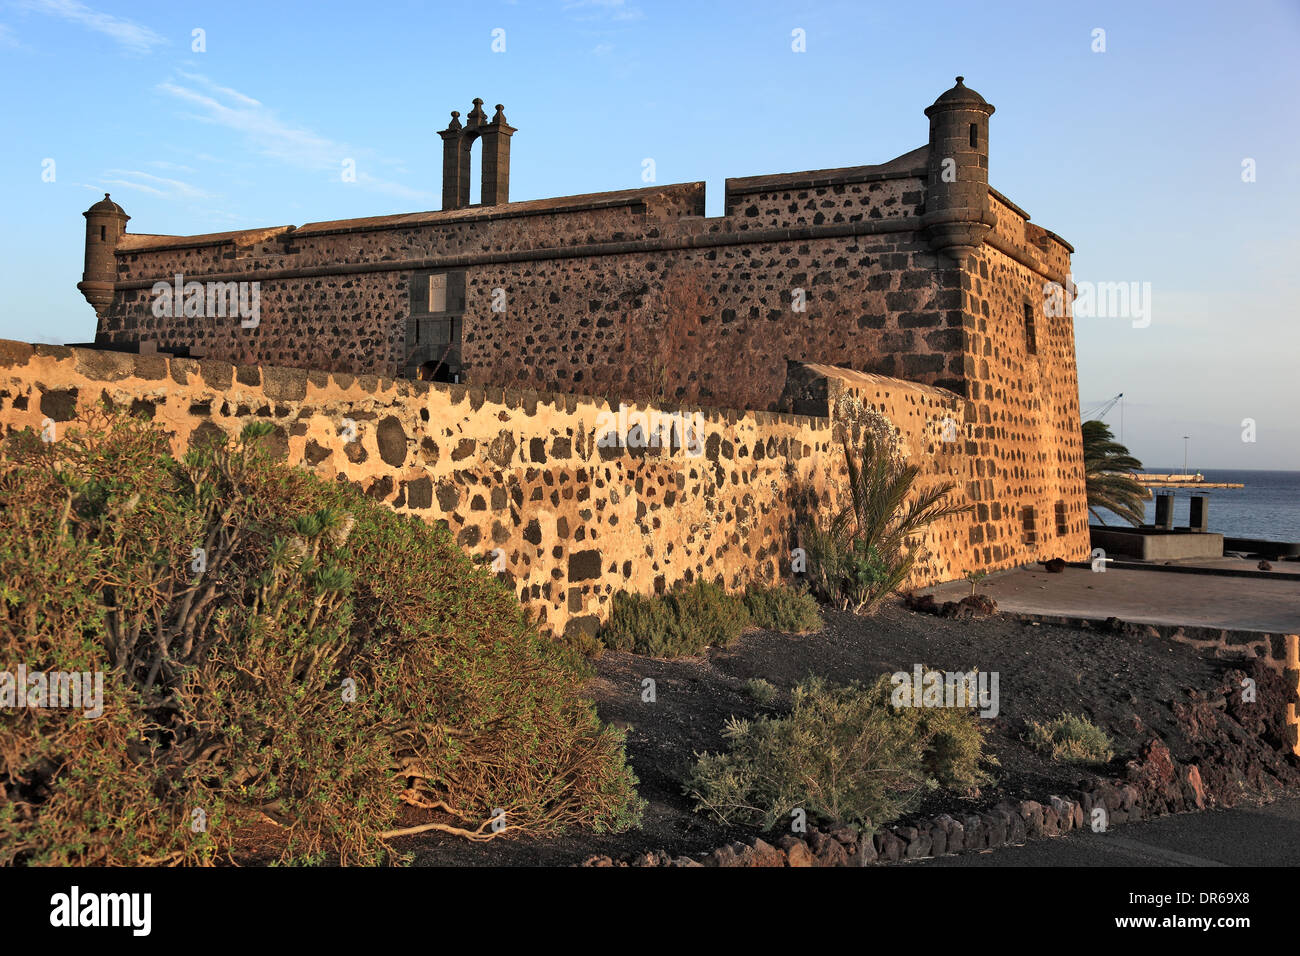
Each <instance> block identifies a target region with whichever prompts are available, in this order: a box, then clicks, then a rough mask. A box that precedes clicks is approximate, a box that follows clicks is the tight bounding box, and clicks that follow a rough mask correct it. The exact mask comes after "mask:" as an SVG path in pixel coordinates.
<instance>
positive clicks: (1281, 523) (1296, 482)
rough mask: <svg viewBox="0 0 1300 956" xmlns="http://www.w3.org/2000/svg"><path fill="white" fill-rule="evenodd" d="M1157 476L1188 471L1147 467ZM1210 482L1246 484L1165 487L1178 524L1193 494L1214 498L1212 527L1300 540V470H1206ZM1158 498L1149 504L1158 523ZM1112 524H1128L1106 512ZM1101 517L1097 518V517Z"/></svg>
mask: <svg viewBox="0 0 1300 956" xmlns="http://www.w3.org/2000/svg"><path fill="white" fill-rule="evenodd" d="M1144 470H1145V471H1148V472H1153V473H1156V474H1170V473H1177V472H1181V471H1182V466H1181V465H1179V466H1177V467H1175V468H1155V467H1147V468H1146V469H1144ZM1201 474H1203V475H1204V476H1205V480H1206V481H1207V482H1212V481H1220V482H1240V483H1241V484H1243V485H1245V486H1246V487H1245V488H1205V489H1202V490H1198V491H1192V490H1186V489H1182V488H1173V489H1170V488H1161V489H1158V490H1160V491H1172V492H1173V494H1174V524H1175V525H1186V524H1187V522H1188V513H1189V512H1190V511H1191V503H1190V500H1189V499H1190V497H1191V495H1193V494H1203V495H1208V496H1209V498H1210V530H1211V531H1217V532H1219V533H1221V534H1225V535H1229V536H1231V537H1237V538H1260V539H1262V540H1265V541H1300V471H1226V470H1221V469H1214V468H1205V469H1202V470H1201ZM1155 513H1156V505H1155V499H1154V498H1153V499H1152V500H1151V501H1148V502H1147V517H1146V523H1147V524H1151V523H1152V522H1153V521H1155ZM1103 514H1104V516H1105V518H1106V523H1107V524H1122V523H1123V522H1122V521H1121V520H1120V519H1118V518H1116V517H1115V516H1113V515H1111V514H1110V513H1109V512H1103ZM1094 520H1095V519H1094Z"/></svg>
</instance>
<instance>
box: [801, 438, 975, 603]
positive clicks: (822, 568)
mask: <svg viewBox="0 0 1300 956" xmlns="http://www.w3.org/2000/svg"><path fill="white" fill-rule="evenodd" d="M844 458H845V465H846V467H847V470H848V479H849V482H848V483H849V492H850V500H849V503H848V504H847V505H846V506H845V507H844V508H843V509H842V510H841V511H840V512H838V513H837V514H835V515H834V516H833V517H832V518H831V519H830V522H829V523H828V525H826V526H821V525H820V524H818V523H816V522H812V523H809V524H807V525H805V526H804V528H803V532H802V539H803V542H804V543H805V544H806V550H807V553H808V563H809V566H810V571H811V575H810V577H811V583H812V586H813V590H814V591H816V592H817V593H818V594H819V595H820V596H821V597H823V598H824V599H826V600H828V601H831V602H832V603H834V604H836V605H838V606H839V607H840V608H842V609H844V610H852V611H853V612H854V613H857V614H870V613H871V612H872V611H873V610H874V609H875V607H876V605H877V604H879V603H880V601H881V600H882V599H883V598H884V597H885V596H886V595H888V594H890V593H892V592H893V591H894V590H896V589H897V588H898V587H899V586H900V585H901V584H902V583H903V582H904V581H905V580H907V577H908V575H909V574H911V572H912V568H913V567H914V566H915V564H916V561H917V558H918V557H919V556H920V555H919V552H918V551H917V549H916V548H915V546H914V542H913V537H914V536H915V535H916V534H917V533H918V532H920V531H921V530H923V529H924V528H925V527H926V526H927V525H929V524H931V523H932V522H934V521H937V520H939V519H941V518H946V517H948V516H949V515H955V514H961V513H963V512H965V511H969V510H970V506H969V505H963V504H956V503H953V502H949V501H948V500H947V498H948V495H949V494H951V493H952V492H953V491H954V490H956V485H955V484H953V483H952V482H942V483H940V484H937V485H934V486H933V487H930V488H927V489H921V490H916V491H914V490H913V486H914V484H915V483H916V479H917V477H918V476H919V475H920V473H921V469H920V468H919V467H918V466H916V465H907V464H903V463H902V462H899V461H897V460H895V459H894V457H893V456H892V455H891V454H890V449H889V448H888V446H887V445H884V444H882V443H879V442H878V441H877V440H876V438H875V437H874V436H873V435H872V434H871V433H870V431H867V432H866V433H865V434H864V435H863V438H862V448H861V451H860V452H859V453H858V454H856V455H855V454H854V452H853V450H852V449H851V448H850V447H849V445H848V444H847V443H845V446H844ZM909 499H910V500H909Z"/></svg>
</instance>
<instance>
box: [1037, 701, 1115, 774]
mask: <svg viewBox="0 0 1300 956" xmlns="http://www.w3.org/2000/svg"><path fill="white" fill-rule="evenodd" d="M1029 743H1030V744H1031V745H1032V746H1033V747H1034V748H1035V749H1037V750H1041V751H1043V752H1044V753H1047V754H1050V755H1051V757H1052V759H1053V760H1059V761H1061V762H1062V763H1073V764H1082V765H1085V766H1097V765H1101V764H1107V763H1110V760H1111V758H1112V757H1114V756H1115V742H1114V741H1113V740H1111V738H1110V736H1109V735H1107V733H1106V732H1105V731H1104V730H1102V729H1101V728H1100V727H1098V726H1097V725H1096V724H1094V723H1093V722H1092V721H1090V720H1088V718H1086V717H1081V716H1079V715H1077V714H1071V713H1068V712H1065V713H1062V714H1061V715H1060V716H1059V717H1057V718H1056V719H1055V720H1049V721H1047V722H1046V723H1041V724H1040V723H1039V722H1038V721H1033V722H1032V723H1030V725H1029Z"/></svg>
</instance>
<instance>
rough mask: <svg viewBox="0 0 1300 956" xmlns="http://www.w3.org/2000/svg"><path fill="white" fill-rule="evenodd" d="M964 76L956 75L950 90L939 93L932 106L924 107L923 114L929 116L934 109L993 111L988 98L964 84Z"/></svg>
mask: <svg viewBox="0 0 1300 956" xmlns="http://www.w3.org/2000/svg"><path fill="white" fill-rule="evenodd" d="M965 81H966V77H964V76H959V77H957V85H956V86H954V87H953V88H952V89H950V90H945V91H944V92H943V93H940V94H939V98H938V99H937V100H935V101H934V104H933V105H932V106H928V107H926V110H925V115H926V116H929V115H930V114H931V112H933V111H934V110H936V109H940V108H943V109H977V110H982V111H987V112H989V113H992V112H993V107H992V106H990V105H989V102H988V100H986V99H984V97H982V96H980V95H979V94H978V93H976V92H975V91H974V90H972V89H971V88H970V87H969V86H967V85H966V82H965Z"/></svg>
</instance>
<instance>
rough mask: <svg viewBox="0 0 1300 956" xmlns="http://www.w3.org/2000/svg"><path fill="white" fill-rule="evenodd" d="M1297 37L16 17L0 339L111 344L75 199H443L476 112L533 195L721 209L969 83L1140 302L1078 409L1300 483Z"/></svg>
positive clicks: (1285, 20)
mask: <svg viewBox="0 0 1300 956" xmlns="http://www.w3.org/2000/svg"><path fill="white" fill-rule="evenodd" d="M196 29H197V30H202V31H203V41H204V45H205V46H206V50H205V51H203V52H195V51H194V50H193V49H192V47H193V45H194V32H193V31H195V30H196ZM497 29H501V30H504V31H505V34H504V40H505V50H504V52H494V51H493V49H492V46H493V31H494V30H497ZM796 29H799V30H802V31H804V34H805V36H806V52H802V53H796V52H794V51H793V50H792V48H791V47H792V31H794V30H796ZM1098 29H1101V30H1104V31H1105V37H1104V39H1105V51H1104V52H1096V51H1094V49H1093V47H1094V46H1096V45H1097V44H1096V37H1095V34H1094V31H1096V30H1098ZM499 45H500V44H499V43H498V46H499ZM1297 46H1300V4H1297V3H1296V2H1295V0H1291V2H1252V0H1246V2H1239V3H1234V4H1231V5H1225V4H1215V3H1209V2H1198V0H1192V2H1178V3H1145V2H1143V3H1134V2H1131V0H1130V2H1125V3H1091V4H1056V3H1052V4H1041V3H1030V2H1026V3H996V2H995V3H991V4H973V3H970V2H958V3H941V2H935V0H931V2H928V3H926V4H924V5H912V4H897V3H888V4H887V3H872V4H866V3H853V2H825V3H821V2H809V3H766V2H761V0H743V2H717V3H713V2H693V3H684V2H662V3H656V2H651V0H550V2H541V0H539V2H528V0H519V2H517V3H505V2H502V3H493V2H474V3H465V2H461V3H437V4H434V3H414V2H406V3H398V2H394V3H387V2H382V0H377V2H374V3H369V4H359V3H355V2H347V3H338V2H318V3H310V4H308V3H303V4H293V3H287V2H285V3H280V2H276V3H257V4H252V3H247V4H246V3H240V2H223V3H219V4H209V3H203V4H190V3H178V2H174V0H172V2H132V3H125V2H120V0H87V3H81V2H79V0H8V2H0V102H3V109H2V113H0V116H2V118H3V121H2V124H0V129H2V130H3V135H4V141H5V143H6V147H5V149H4V150H3V152H2V153H0V173H2V174H3V175H4V181H6V182H8V183H10V184H12V185H13V186H14V187H15V188H13V189H11V190H10V191H9V193H8V194H7V196H6V198H5V200H4V202H3V204H2V205H3V211H2V212H0V221H2V223H3V226H4V228H3V229H0V261H3V263H4V279H5V281H4V282H3V283H0V337H4V338H15V339H23V340H27V341H50V342H76V341H88V340H89V339H91V338H92V337H93V334H94V314H93V312H92V311H91V309H90V307H89V306H88V305H87V304H86V303H85V301H84V300H83V299H82V298H81V296H80V294H79V293H78V292H77V291H76V288H75V286H76V282H77V281H78V280H79V278H80V273H81V268H82V229H83V223H84V220H83V219H82V218H81V212H82V211H83V210H85V209H86V207H87V206H89V205H90V204H91V203H92V202H93V201H95V200H96V199H97V198H99V197H100V196H101V195H102V193H103V192H105V191H110V192H111V193H112V194H113V198H114V199H115V200H117V201H118V202H120V203H121V204H122V205H123V206H124V207H125V208H126V210H127V212H128V213H130V215H131V216H132V220H131V223H130V225H129V227H128V228H129V229H130V230H131V231H134V232H155V233H168V234H171V233H176V234H193V233H201V232H213V231H221V230H227V229H237V228H244V227H252V226H266V225H280V224H289V223H295V224H301V223H303V222H311V221H318V220H323V219H338V218H348V217H354V216H367V215H380V214H384V213H393V212H409V211H415V210H421V209H435V208H437V207H438V205H439V204H440V192H439V190H440V185H439V177H440V174H441V165H440V164H441V141H440V140H439V139H438V137H437V134H436V131H437V130H439V129H442V128H444V127H445V126H446V124H447V119H448V116H449V111H450V110H452V109H458V110H460V111H461V113H462V115H464V114H465V113H467V112H468V110H469V109H470V103H471V100H472V99H473V98H474V97H475V96H481V97H482V98H483V99H484V100H485V101H486V103H487V107H488V111H489V113H490V112H491V107H492V104H494V103H504V104H505V107H506V110H505V112H506V116H507V117H508V118H509V120H510V122H511V123H512V124H513V125H514V126H516V127H518V128H519V132H518V133H517V134H516V136H515V138H514V142H513V155H512V162H511V171H512V177H511V198H512V199H532V198H543V197H548V196H561V195H568V194H572V193H582V192H598V191H601V190H609V189H621V188H628V187H635V186H641V185H643V183H642V181H641V170H642V161H643V159H645V158H653V159H654V160H655V165H656V172H657V178H658V181H659V182H662V183H668V182H689V181H696V180H704V181H705V182H707V184H708V189H709V210H708V211H709V214H710V215H718V214H720V213H721V211H722V210H721V203H722V183H723V180H724V179H725V178H727V177H729V176H749V175H759V174H764V173H779V172H792V171H796V170H803V169H818V168H826V167H835V166H852V165H860V164H868V163H877V162H883V161H885V160H888V159H890V158H892V157H894V156H896V155H899V154H901V153H903V152H906V151H907V150H910V149H912V148H914V147H916V146H919V145H921V144H922V143H923V142H924V141H925V138H926V130H927V123H926V119H925V116H924V115H923V113H922V110H923V109H924V107H925V106H926V105H927V104H929V103H930V102H931V101H933V99H934V98H935V96H937V95H938V94H939V93H940V92H942V91H943V90H945V89H947V88H948V87H949V86H951V85H952V78H953V76H955V75H956V74H958V73H960V74H963V75H964V76H965V77H966V81H967V84H968V85H969V86H971V87H973V88H974V89H976V90H978V91H980V92H981V93H982V94H984V96H985V97H986V98H987V99H988V100H989V101H990V102H992V103H993V104H994V105H995V106H996V107H997V113H996V114H995V115H994V116H993V118H992V121H991V127H990V180H991V182H992V183H993V185H994V186H996V187H997V188H998V189H1000V190H1001V191H1002V192H1004V193H1005V194H1007V195H1008V196H1009V197H1010V198H1011V199H1012V200H1014V201H1015V202H1016V203H1018V204H1019V205H1020V206H1022V207H1023V208H1025V209H1027V210H1028V211H1029V212H1030V213H1031V215H1032V216H1033V220H1034V221H1035V222H1037V223H1039V224H1040V225H1042V226H1044V227H1046V228H1048V229H1051V230H1052V231H1054V232H1056V233H1058V234H1059V235H1061V236H1063V237H1064V238H1066V239H1067V240H1068V241H1070V242H1071V243H1072V244H1073V245H1074V246H1075V248H1076V250H1077V252H1076V255H1075V258H1074V277H1075V280H1076V281H1081V280H1082V281H1091V282H1139V283H1150V288H1151V296H1152V298H1151V317H1150V319H1151V320H1150V324H1149V325H1147V326H1146V327H1144V328H1135V327H1133V323H1132V322H1131V321H1129V320H1127V319H1115V318H1079V319H1077V320H1076V336H1077V346H1078V355H1079V372H1080V388H1081V393H1082V395H1081V398H1082V401H1083V403H1084V405H1085V407H1086V406H1087V405H1090V404H1092V403H1095V402H1099V401H1101V400H1103V399H1107V398H1109V397H1111V396H1112V395H1114V394H1116V393H1118V392H1124V393H1125V412H1124V439H1125V441H1126V443H1127V444H1129V446H1130V447H1131V448H1132V449H1133V451H1134V453H1135V454H1137V455H1138V456H1139V457H1140V458H1142V459H1143V460H1144V461H1146V462H1147V464H1148V465H1150V466H1170V465H1180V466H1181V463H1182V458H1183V439H1182V436H1183V435H1191V436H1192V437H1191V441H1190V449H1191V455H1190V464H1191V466H1192V467H1194V468H1195V467H1200V468H1214V467H1239V468H1290V469H1300V421H1298V420H1297V419H1298V417H1300V401H1297V385H1296V382H1297V379H1298V378H1300V368H1297V365H1298V364H1300V315H1297V305H1296V303H1297V301H1300V295H1298V293H1300V269H1297V267H1296V262H1297V260H1298V259H1300V239H1298V238H1297V236H1298V233H1297V229H1296V225H1295V223H1296V216H1297V214H1298V213H1300V159H1298V158H1297V157H1298V156H1300V122H1297V120H1300V116H1297V112H1298V111H1297V109H1296V96H1297V91H1298V90H1300V65H1298V64H1300V56H1297V55H1296V52H1295V51H1296V49H1297ZM1246 159H1253V160H1254V165H1255V181H1254V182H1243V179H1242V163H1243V161H1244V160H1246ZM47 160H53V161H54V165H53V181H52V182H50V181H46V179H48V178H49V170H50V167H49V165H48V163H46V161H47ZM348 160H351V161H352V162H354V163H355V169H356V177H355V178H356V181H355V182H345V181H343V176H342V169H343V164H344V162H345V161H348ZM43 174H44V176H45V178H44V179H43V178H42V177H43ZM1246 418H1252V419H1254V420H1255V423H1256V441H1255V442H1253V443H1250V442H1243V441H1242V440H1241V435H1242V420H1243V419H1246ZM1107 421H1109V422H1112V423H1113V424H1115V425H1116V426H1118V411H1114V412H1112V413H1111V414H1110V415H1109V416H1107Z"/></svg>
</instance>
